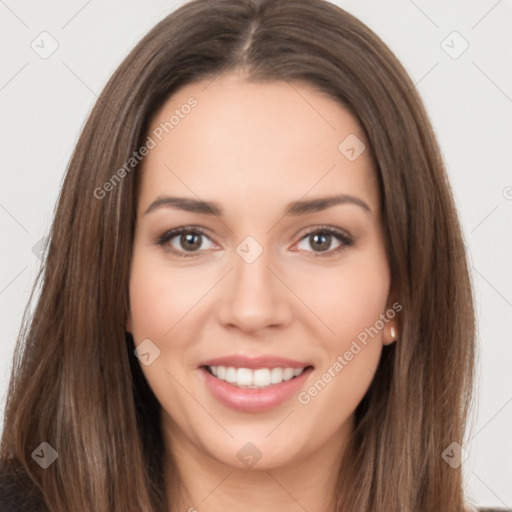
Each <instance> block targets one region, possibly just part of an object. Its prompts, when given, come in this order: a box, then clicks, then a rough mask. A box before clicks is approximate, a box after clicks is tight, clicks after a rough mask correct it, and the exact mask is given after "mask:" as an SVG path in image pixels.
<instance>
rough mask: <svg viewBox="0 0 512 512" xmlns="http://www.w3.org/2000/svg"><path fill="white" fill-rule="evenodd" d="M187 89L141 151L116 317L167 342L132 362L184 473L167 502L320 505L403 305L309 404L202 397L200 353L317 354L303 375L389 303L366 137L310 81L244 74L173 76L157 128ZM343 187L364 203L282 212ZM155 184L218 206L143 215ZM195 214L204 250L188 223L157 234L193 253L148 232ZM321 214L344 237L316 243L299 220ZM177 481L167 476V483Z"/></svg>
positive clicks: (318, 370) (226, 506)
mask: <svg viewBox="0 0 512 512" xmlns="http://www.w3.org/2000/svg"><path fill="white" fill-rule="evenodd" d="M190 96H194V97H195V98H196V99H197V101H198V105H197V106H196V107H195V108H194V109H192V110H191V112H190V113H189V114H188V115H187V116H185V117H184V119H181V120H180V123H179V124H178V125H177V126H175V127H174V129H173V130H172V131H171V132H169V134H168V135H167V136H166V137H164V138H163V139H162V141H161V142H159V143H158V144H157V146H156V147H155V148H154V149H152V150H151V151H150V152H149V154H148V155H147V156H146V158H145V160H144V166H143V176H142V182H141V188H140V194H139V198H138V207H137V221H136V231H135V241H134V247H133V260H132V266H131V275H130V290H129V293H130V316H129V318H128V321H127V325H126V328H127V330H128V331H130V332H132V334H133V336H134V339H135V344H136V345H138V344H139V343H141V342H142V341H143V340H145V339H147V338H149V339H150V340H151V341H152V342H153V343H154V344H155V345H156V346H157V347H158V349H159V350H160V355H159V357H157V358H156V359H155V360H154V361H153V362H152V363H151V364H150V365H148V366H145V365H142V364H141V368H142V370H143V372H144V374H145V376H146V378H147V380H148V382H149V384H150V386H151V388H152V389H153V391H154V393H155V395H156V397H157V398H158V400H159V402H160V403H161V405H162V408H163V431H164V439H165V446H166V450H167V452H166V453H167V454H168V455H169V454H170V453H172V454H173V458H174V460H175V461H176V464H177V467H178V469H179V473H180V475H181V478H182V483H181V484H180V485H179V488H178V490H179V491H180V492H181V494H180V499H179V502H178V503H176V502H174V503H173V505H172V508H170V510H173V511H174V510H188V509H190V508H192V507H194V508H196V509H197V510H201V511H202V510H207V511H224V510H236V509H242V507H243V510H246V511H247V510H248V511H252V510H267V511H273V510H276V511H277V510H279V511H280V512H282V511H299V510H300V511H302V510H304V509H306V510H308V511H309V512H314V511H318V512H320V511H323V512H325V510H328V508H327V507H328V496H330V495H331V493H332V491H333V488H334V485H335V482H336V470H337V468H338V467H339V463H340V458H341V455H342V454H343V451H344V447H345V445H346V442H347V439H348V436H349V435H350V433H351V431H352V430H353V428H354V416H353V414H354V410H355V408H356V407H357V405H358V404H359V402H360V401H361V399H362V398H363V396H364V394H365V392H366V391H367V389H368V387H369V385H370V383H371V381H372V378H373V375H374V371H375V369H376V367H377V365H378V362H379V357H380V354H381V351H382V345H383V344H388V343H392V342H393V337H392V332H391V329H390V327H395V328H396V327H397V324H396V318H395V320H393V321H390V322H389V323H387V324H386V326H385V328H384V329H382V330H381V331H379V333H378V335H377V336H375V337H373V338H372V339H371V340H370V341H369V343H368V344H367V345H366V346H365V347H364V348H363V349H362V350H361V351H360V352H359V353H358V354H357V355H356V356H354V358H353V359H352V360H351V361H350V362H348V364H347V365H346V366H345V367H344V368H343V370H342V371H341V372H339V373H337V374H336V376H335V377H334V378H332V380H331V381H330V382H329V383H328V384H327V385H326V386H325V387H324V389H323V390H322V391H321V392H319V393H318V394H317V396H315V397H313V398H312V399H311V401H310V402H309V403H308V404H306V405H303V404H301V403H299V401H298V400H297V396H296V395H294V396H292V398H290V399H289V400H287V401H286V402H285V403H283V404H282V405H279V406H278V407H276V408H274V409H272V410H270V411H265V412H259V413H247V412H240V411H236V410H233V409H230V408H228V407H226V406H225V405H223V404H221V403H219V402H218V401H217V400H216V398H215V397H213V396H212V395H211V393H210V392H209V390H208V389H207V388H206V386H205V385H204V382H203V378H202V374H201V372H200V370H198V365H199V363H200V362H201V361H205V360H206V359H211V358H214V357H220V356H225V355H231V354H243V355H250V356H259V355H269V354H270V355H273V356H280V357H287V358H291V359H296V360H299V361H302V362H309V363H310V364H312V365H313V366H314V369H313V372H312V373H311V374H310V375H309V377H308V380H307V382H306V384H305V386H304V387H303V389H306V390H307V388H308V387H310V386H312V385H313V383H314V382H315V381H317V380H318V379H319V378H320V376H321V375H322V374H323V373H324V372H325V371H327V369H328V368H329V367H332V365H333V363H334V362H335V361H336V360H337V357H338V356H339V355H343V354H344V353H345V352H346V351H347V350H348V349H349V348H350V346H351V343H352V341H353V340H354V339H356V337H357V335H358V334H359V333H361V332H362V331H364V329H365V328H367V327H370V326H373V325H374V324H375V322H376V320H377V319H378V318H379V316H380V315H381V314H383V313H385V312H386V310H387V309H388V308H390V307H391V305H392V304H393V302H394V300H393V294H392V292H391V288H392V287H391V282H390V271H389V264H388V260H387V256H386V251H385V242H384V238H383V229H382V223H381V218H380V215H379V195H378V184H377V182H376V179H375V167H374V162H373V159H372V156H371V154H370V151H369V150H368V148H369V145H368V144H367V142H366V141H365V137H364V132H363V130H362V129H361V127H360V125H359V124H358V122H357V121H356V119H355V118H354V117H353V116H352V115H351V114H350V113H349V112H348V111H347V110H346V109H344V108H343V107H342V106H341V105H340V104H338V103H337V102H335V101H334V100H332V99H331V98H329V97H327V96H326V95H324V94H322V93H320V92H318V91H317V90H316V89H314V88H312V87H311V86H310V85H308V84H303V83H294V84H293V87H292V86H291V85H290V84H287V83H286V82H273V83H259V84H255V83H250V82H248V81H246V80H245V78H244V76H243V75H241V74H237V73H230V74H226V75H222V76H220V77H217V78H216V79H215V80H214V81H213V82H201V83H196V84H191V85H187V86H185V87H184V88H182V89H180V90H179V91H178V92H177V93H175V94H174V95H173V96H172V97H171V98H170V99H169V100H168V101H167V102H166V103H165V104H164V105H163V107H162V108H161V109H160V111H159V112H158V113H157V115H156V116H155V117H154V119H153V120H152V123H151V127H150V132H151V131H152V130H154V129H155V128H156V127H158V126H159V125H160V123H162V122H165V121H167V120H168V119H169V117H170V116H171V115H172V114H173V112H174V110H175V109H177V108H178V109H179V108H180V107H181V106H182V105H183V104H185V103H186V102H187V99H188V98H189V97H190ZM349 134H356V135H357V137H358V138H359V139H360V140H361V141H364V143H365V144H366V148H367V149H366V150H365V151H364V152H363V153H362V154H361V155H360V156H359V157H358V158H357V159H356V160H355V161H352V162H351V161H349V160H348V159H347V158H346V157H345V156H344V155H343V154H342V153H341V152H340V151H339V150H338V145H339V144H340V142H341V141H343V140H344V139H345V138H346V137H347V136H348V135H349ZM337 194H349V195H351V196H354V197H357V198H359V199H360V200H361V201H364V202H365V203H366V204H367V205H368V207H369V209H370V210H371V211H370V212H368V211H366V210H365V209H363V208H362V207H360V206H358V205H355V204H350V203H347V204H342V205H336V206H333V207H331V208H328V209H326V210H324V211H320V212H314V213H308V214H306V215H301V216H291V215H288V216H284V215H283V211H284V208H285V206H286V205H287V204H288V203H289V202H291V201H296V200H299V199H313V198H317V197H324V196H331V195H337ZM161 195H172V196H181V197H189V198H193V199H198V198H200V199H201V200H203V201H216V202H218V203H219V204H220V205H221V206H222V208H223V210H224V213H223V215H222V216H221V217H217V216H214V215H204V214H199V213H191V212H186V211H182V210H178V209H175V208H170V207H162V208H157V209H155V210H154V211H152V212H150V213H147V214H146V213H145V211H146V209H147V208H148V206H149V205H150V204H151V203H152V202H153V201H154V200H155V199H156V198H157V197H158V196H161ZM190 225H194V226H200V227H202V228H203V229H204V230H205V231H206V232H207V236H206V237H202V238H201V237H200V240H199V243H200V242H201V240H202V245H201V246H200V247H201V248H200V250H199V251H195V252H193V251H191V250H190V246H188V245H186V241H185V245H183V243H181V244H180V235H177V236H175V237H174V238H173V239H172V241H168V242H167V243H166V246H167V247H173V248H174V249H175V250H177V251H180V252H181V253H182V254H183V253H185V254H186V253H187V250H188V253H189V254H190V253H191V252H192V253H193V256H192V257H188V258H187V257H180V256H178V255H174V254H172V253H169V252H166V250H165V249H164V246H161V245H158V243H157V239H158V237H159V236H160V235H162V234H163V233H165V232H166V231H168V230H170V229H173V228H177V227H181V226H190ZM322 225H328V226H332V227H334V228H337V229H339V230H342V231H343V232H346V233H348V234H350V236H351V237H352V239H353V243H352V244H351V245H347V246H344V248H343V250H342V251H340V252H337V251H336V250H335V249H336V248H338V247H339V246H340V245H342V242H339V241H338V240H337V239H336V238H335V237H332V238H331V242H330V243H329V237H327V242H326V248H324V249H321V248H320V249H318V248H317V247H318V242H317V243H316V245H315V240H312V237H311V236H306V234H307V232H308V231H310V230H313V228H317V227H318V228H320V227H321V226H322ZM319 231H320V232H321V229H319ZM247 236H252V237H253V238H254V239H255V240H256V241H257V242H258V244H259V245H260V246H261V248H262V249H263V252H262V254H261V255H260V256H259V257H258V258H257V259H256V260H255V261H254V262H252V263H247V262H246V261H245V260H244V259H243V258H242V257H240V256H239V254H237V252H236V248H237V246H238V245H239V244H240V243H241V242H242V241H243V240H244V239H245V238H246V237H247ZM324 236H325V235H324ZM181 242H183V240H181ZM320 245H321V244H320ZM322 250H323V251H324V252H321V251H322ZM326 251H330V252H329V255H326V256H322V254H326ZM318 254H320V256H316V255H318ZM247 442H251V443H253V444H254V445H255V446H256V447H257V448H258V450H259V451H260V452H261V454H262V457H261V459H260V460H259V461H258V462H257V463H256V464H255V465H254V466H253V467H251V468H247V467H246V466H245V465H244V464H243V463H242V462H241V461H240V460H239V459H238V458H237V452H238V451H239V450H240V449H241V448H242V447H243V446H244V445H245V444H246V443H247ZM167 460H170V458H169V457H168V458H167ZM174 480H175V479H174ZM174 480H172V479H171V478H170V476H169V475H168V489H169V490H170V489H171V488H172V486H173V483H172V482H173V481H174ZM170 507H171V504H170Z"/></svg>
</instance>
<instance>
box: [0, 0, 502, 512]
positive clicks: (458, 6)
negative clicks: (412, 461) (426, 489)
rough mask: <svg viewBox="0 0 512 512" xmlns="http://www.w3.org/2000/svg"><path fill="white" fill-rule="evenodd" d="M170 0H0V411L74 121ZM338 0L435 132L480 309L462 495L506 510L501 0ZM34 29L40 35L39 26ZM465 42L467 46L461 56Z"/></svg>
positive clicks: (78, 120) (73, 135)
mask: <svg viewBox="0 0 512 512" xmlns="http://www.w3.org/2000/svg"><path fill="white" fill-rule="evenodd" d="M182 3H184V2H166V1H163V0H153V1H151V2H143V1H142V0H129V1H128V0H123V1H121V0H108V1H106V0H103V1H101V2H100V1H99V0H89V1H84V0H81V1H79V0H66V1H64V0H59V1H54V2H39V1H37V0H27V1H25V2H15V1H14V0H0V16H1V18H0V24H1V28H0V38H1V45H2V46H1V48H2V49H3V51H2V55H1V58H2V67H1V76H0V104H1V108H2V112H1V120H2V123H1V139H0V140H1V144H2V145H1V151H2V157H1V162H2V169H3V172H2V175H1V188H0V226H1V227H0V229H1V233H2V244H1V261H2V264H1V275H0V304H1V312H2V326H1V328H2V339H1V349H2V350H1V354H2V357H1V358H0V403H1V407H0V413H1V412H2V411H3V402H4V400H5V395H6V389H7V383H8V376H9V370H10V366H11V358H12V354H13V349H14V343H15V338H16V333H17V330H18V328H19V325H20V321H21V315H22V312H23V308H24V306H25V303H26V302H27V300H28V296H29V290H30V287H31V285H32V283H33V280H34V278H35V276H36V271H37V269H38V265H39V263H40V261H39V259H38V257H37V255H36V254H34V251H33V247H34V246H37V243H38V242H39V241H40V240H41V238H42V237H43V236H45V235H46V234H47V231H48V229H49V226H50V222H51V218H52V213H53V208H54V204H55V201H56V199H57V195H58V192H59V189H60V186H61V181H62V178H63V175H64V172H65V169H66V165H67V162H68V160H69V158H70V155H71V152H72V149H73V146H74V144H75V142H76V140H77V137H78V134H79V132H80V129H81V127H82V126H83V123H84V121H85V119H86V117H87V115H88V113H89V111H90V109H91V107H92V106H93V104H94V102H95V100H96V97H97V95H98V94H99V92H100V91H101V89H102V87H103V86H104V85H105V83H106V81H107V79H108V78H109V76H110V75H111V73H112V72H113V71H114V69H115V68H116V67H117V65H118V64H119V63H120V61H121V59H122V58H123V57H124V56H125V55H126V54H127V53H128V52H129V51H130V49H131V48H132V47H133V46H134V44H135V43H136V42H137V41H138V40H139V39H140V38H141V37H142V36H143V35H144V34H145V33H146V32H147V31H148V30H149V29H150V28H151V27H152V26H153V25H154V24H155V23H156V22H157V21H159V20H160V19H162V18H163V17H164V16H165V15H166V14H168V13H169V12H171V11H172V10H174V9H175V8H176V7H177V6H178V5H181V4H182ZM336 3H337V4H338V5H340V6H341V7H343V8H345V9H346V10H348V11H349V12H351V13H352V14H354V15H356V16H357V17H358V18H360V19H361V20H362V21H363V22H365V23H366V24H367V25H369V26H370V27H371V28H372V29H373V30H374V31H375V32H377V34H379V35H380V36H381V37H382V39H383V40H384V41H385V42H386V43H387V44H388V45H389V46H390V47H391V49H392V50H393V51H394V52H395V53H396V55H397V56H398V57H399V59H400V60H401V61H402V63H403V64H404V65H405V67H406V69H407V70H408V71H409V73H410V75H411V76H412V78H413V80H414V82H415V83H416V84H417V86H418V88H419V91H420V93H421V95H422V97H423V99H424V101H425V103H426V106H427V109H428V111H429V114H430V116H431V119H432V122H433V124H434V127H435V130H436V133H437V135H438V138H439V141H440V144H441V148H442V151H443V154H444V157H445V161H446V163H447V166H448V170H449V175H450V179H451V183H452V186H453V189H454V193H455V197H456V201H457V205H458V208H459V212H460V215H461V218H462V223H463V228H464V231H465V236H466V239H467V244H468V249H469V257H470V262H471V265H472V272H473V281H474V287H475V295H476V300H477V308H478V317H479V342H480V362H479V372H478V393H477V395H478V404H477V407H476V408H475V413H474V422H473V427H472V429H471V432H470V433H469V435H468V442H467V444H466V445H465V449H466V450H467V451H468V452H469V456H468V459H467V460H466V462H465V463H464V465H463V468H464V474H465V477H466V486H467V493H468V497H469V498H470V499H471V500H473V501H474V502H475V503H477V504H480V505H495V506H508V507H512V486H511V485H510V482H511V477H512V456H511V455H512V438H511V435H510V432H511V431H512V428H511V427H512V386H511V382H512V381H511V375H510V363H511V360H512V357H511V356H512V344H511V338H510V333H511V332H512V329H511V318H512V315H511V309H512V291H511V290H512V286H511V281H512V267H511V265H510V262H511V261H512V258H511V253H512V250H511V245H512V244H511V238H510V233H511V232H512V231H511V226H510V224H511V215H510V214H511V209H512V176H511V175H510V168H511V154H510V146H511V141H512V122H511V119H512V118H511V115H510V114H511V107H512V84H511V76H510V75H511V74H510V63H511V52H512V41H511V39H512V37H511V30H510V26H511V17H512V16H511V13H512V2H511V0H499V1H497V0H492V1H475V0H470V1H464V2H461V1H455V0H449V1H443V0H435V1H430V2H427V1H426V0H415V1H414V2H413V1H412V0H396V1H390V0H386V1H383V0H347V1H338V2H336ZM44 31H46V32H48V33H49V34H50V35H51V36H47V35H42V36H41V35H40V34H41V33H42V32H44ZM454 31H456V32H458V34H460V36H461V37H459V36H458V35H453V34H452V33H453V32H454ZM450 34H451V35H450ZM51 38H53V39H55V41H56V42H57V43H58V48H57V50H56V51H55V52H54V53H53V54H52V55H50V56H49V57H48V58H46V59H43V58H41V56H40V55H39V54H38V53H36V51H34V50H33V49H32V47H31V44H32V45H33V46H34V47H36V48H38V51H39V52H43V51H48V50H49V49H51V44H52V41H51ZM443 41H444V43H443ZM465 41H466V42H467V44H468V45H469V47H468V49H467V50H466V51H465V52H464V53H462V54H461V55H460V56H459V55H458V54H459V53H460V51H461V50H462V49H464V47H465V44H466V43H465ZM450 54H451V55H450ZM454 57H457V58H454ZM507 226H508V227H507ZM35 252H36V253H37V249H36V250H35ZM56 356H57V357H58V355H56ZM2 417H3V416H2ZM0 419H1V418H0Z"/></svg>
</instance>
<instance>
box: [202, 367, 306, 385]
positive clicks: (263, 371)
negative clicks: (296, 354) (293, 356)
mask: <svg viewBox="0 0 512 512" xmlns="http://www.w3.org/2000/svg"><path fill="white" fill-rule="evenodd" d="M206 368H207V370H208V371H209V372H210V373H211V374H212V375H214V376H215V377H217V379H219V380H222V381H224V382H229V383H230V384H233V385H235V386H237V387H239V388H250V389H262V388H266V387H268V386H271V385H273V384H280V383H281V382H285V381H288V380H291V379H293V378H295V377H298V376H299V375H301V374H302V372H303V371H304V370H305V368H259V369H257V370H251V369H250V368H235V367H233V366H227V367H226V366H207V367H206Z"/></svg>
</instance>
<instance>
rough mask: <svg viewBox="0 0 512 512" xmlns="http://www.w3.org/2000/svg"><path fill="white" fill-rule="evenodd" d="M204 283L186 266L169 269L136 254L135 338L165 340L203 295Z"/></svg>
mask: <svg viewBox="0 0 512 512" xmlns="http://www.w3.org/2000/svg"><path fill="white" fill-rule="evenodd" d="M200 284H201V282H200V281H199V282H198V280H197V279H195V278H194V277H193V276H192V275H191V273H190V272H187V271H185V270H183V269H181V270H180V269H176V270H174V271H170V270H169V268H166V269H165V268H161V266H159V265H158V264H154V262H153V261H152V259H151V258H137V257H134V260H133V263H132V270H131V276H130V313H131V318H132V324H133V335H134V338H135V340H136V341H138V340H140V339H144V338H151V337H152V336H153V337H154V338H155V339H160V340H163V339H165V338H166V336H167V335H168V333H169V331H170V330H171V329H173V328H174V326H175V325H176V324H177V322H179V320H180V319H181V318H182V317H183V316H184V315H185V314H186V313H187V311H189V310H190V308H191V307H192V306H193V305H194V304H195V303H197V301H198V300H199V298H200V297H201V295H202V294H204V282H203V286H200Z"/></svg>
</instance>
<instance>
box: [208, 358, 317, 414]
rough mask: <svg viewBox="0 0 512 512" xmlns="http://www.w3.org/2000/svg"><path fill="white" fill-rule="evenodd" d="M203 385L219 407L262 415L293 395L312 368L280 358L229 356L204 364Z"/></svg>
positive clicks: (305, 364)
mask: <svg viewBox="0 0 512 512" xmlns="http://www.w3.org/2000/svg"><path fill="white" fill-rule="evenodd" d="M198 370H200V373H201V375H202V378H203V382H204V384H205V386H206V388H207V389H208V390H209V391H210V393H211V395H213V397H214V398H215V399H216V400H217V401H218V402H219V403H221V404H222V405H224V406H226V407H229V408H230V409H235V410H237V411H242V412H264V411H269V410H271V409H273V408H277V407H278V406H280V405H282V404H284V403H285V402H286V401H287V400H289V399H290V398H291V397H292V396H295V395H296V394H297V393H298V392H299V391H300V390H301V388H302V387H304V384H305V381H306V379H307V378H308V377H309V375H310V374H311V372H312V371H313V366H312V365H311V364H308V363H301V362H299V361H293V360H290V359H283V358H272V357H258V358H248V357H242V356H236V355H235V356H230V357H225V358H219V359H214V360H210V361H204V362H203V363H202V364H201V365H200V366H199V367H198Z"/></svg>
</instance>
